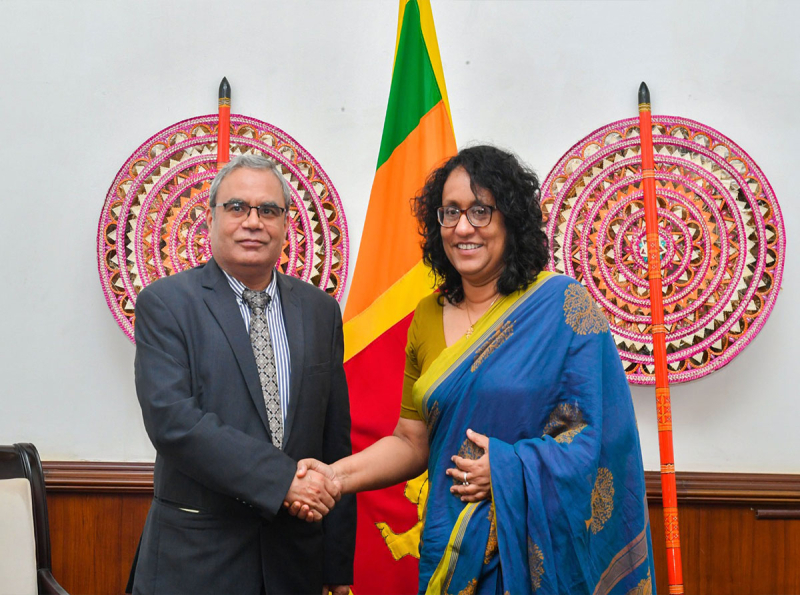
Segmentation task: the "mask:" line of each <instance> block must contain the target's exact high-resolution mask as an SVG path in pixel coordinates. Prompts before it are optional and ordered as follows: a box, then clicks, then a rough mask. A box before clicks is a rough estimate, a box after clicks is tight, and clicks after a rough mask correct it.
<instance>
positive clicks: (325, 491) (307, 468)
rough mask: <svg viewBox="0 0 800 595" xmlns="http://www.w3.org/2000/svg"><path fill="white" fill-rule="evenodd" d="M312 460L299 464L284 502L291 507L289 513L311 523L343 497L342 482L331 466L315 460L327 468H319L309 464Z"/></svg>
mask: <svg viewBox="0 0 800 595" xmlns="http://www.w3.org/2000/svg"><path fill="white" fill-rule="evenodd" d="M310 461H313V459H311V460H309V459H304V460H302V461H300V462H299V463H298V464H297V473H296V474H295V476H294V479H293V480H292V484H291V485H290V486H289V491H288V492H286V497H285V498H284V502H283V505H284V506H286V507H287V508H289V514H291V515H292V516H299V518H301V519H303V520H305V521H307V522H309V523H311V522H314V521H320V520H322V517H323V516H325V515H326V514H328V512H330V510H331V509H332V508H333V507H334V505H335V504H336V502H338V501H339V499H340V498H341V497H342V489H341V488H342V486H341V483H339V482H338V481H336V479H335V475H334V474H333V472H332V471H330V467H328V466H327V465H324V464H322V463H319V462H318V461H314V463H317V464H318V465H320V466H322V467H325V468H327V469H319V470H318V469H315V467H316V465H313V464H309V462H310ZM325 471H328V473H325ZM290 505H291V506H290ZM298 512H300V513H301V514H298Z"/></svg>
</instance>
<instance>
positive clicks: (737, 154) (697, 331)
mask: <svg viewBox="0 0 800 595" xmlns="http://www.w3.org/2000/svg"><path fill="white" fill-rule="evenodd" d="M652 126H653V146H654V159H655V180H656V195H657V203H658V220H659V231H658V233H659V236H658V237H659V247H660V256H661V268H662V270H661V273H662V277H663V287H664V293H663V301H664V323H665V327H666V333H667V334H666V345H667V364H668V369H669V380H670V382H683V381H688V380H693V379H696V378H700V377H702V376H704V375H706V374H708V373H710V372H713V371H714V370H718V369H719V368H721V367H722V366H724V365H725V364H727V363H728V362H730V361H731V360H732V359H733V358H734V357H735V356H736V355H738V354H739V353H740V352H741V351H742V349H744V347H746V346H747V344H748V343H750V342H751V341H752V340H753V338H754V337H755V336H756V334H757V333H758V332H759V331H760V330H761V328H762V327H763V326H764V323H765V322H766V320H767V318H768V316H769V314H770V312H771V311H772V308H773V306H774V304H775V300H776V298H777V295H778V290H779V289H780V285H781V277H782V274H783V261H784V253H785V247H786V237H785V230H784V225H783V219H782V217H781V212H780V208H779V206H778V201H777V200H776V198H775V195H774V193H773V191H772V187H771V186H770V184H769V182H768V181H767V178H766V177H765V176H764V174H763V172H762V171H761V169H760V168H759V167H758V166H757V165H756V164H755V162H754V161H753V160H752V159H751V158H750V157H749V156H748V155H747V153H745V152H744V151H743V150H742V149H741V148H740V147H739V146H738V145H737V144H736V143H734V142H733V141H732V140H730V139H729V138H727V137H725V136H724V135H722V134H721V133H719V132H717V131H716V130H714V129H712V128H709V127H708V126H704V125H703V124H700V123H698V122H694V121H692V120H687V119H685V118H676V117H668V116H653V117H652ZM542 210H543V212H544V214H545V218H546V225H547V235H548V238H549V241H550V249H551V260H550V264H549V267H548V268H549V270H552V271H557V272H560V273H565V274H567V275H569V276H571V277H574V278H575V279H577V280H578V281H580V282H581V283H583V285H584V286H586V288H587V289H588V290H589V293H590V294H591V295H592V296H593V297H594V299H595V300H596V301H597V303H598V304H599V305H600V307H601V308H602V309H603V312H604V314H605V316H606V318H607V319H608V322H609V324H610V326H611V330H612V333H613V335H614V339H615V341H616V344H617V348H618V350H619V353H620V355H621V357H622V360H623V364H624V366H625V371H626V373H627V375H628V380H629V381H630V382H632V383H635V384H653V383H654V373H655V370H654V365H653V352H652V335H651V331H652V329H651V314H650V302H649V292H650V289H649V284H648V275H647V249H646V238H645V219H644V205H643V189H642V175H641V147H640V142H639V121H638V119H636V118H631V119H627V120H621V121H618V122H614V123H612V124H609V125H608V126H604V127H602V128H600V129H598V130H595V131H594V132H592V133H591V134H590V135H588V136H587V137H586V138H584V139H583V140H581V141H580V142H578V143H577V144H576V145H575V146H573V147H572V148H571V149H570V150H569V151H568V152H567V153H566V154H565V155H564V156H563V157H562V158H561V160H560V161H559V162H558V164H557V165H556V166H555V167H554V168H553V169H552V171H551V172H550V174H549V175H548V176H547V178H546V179H545V181H544V183H543V185H542Z"/></svg>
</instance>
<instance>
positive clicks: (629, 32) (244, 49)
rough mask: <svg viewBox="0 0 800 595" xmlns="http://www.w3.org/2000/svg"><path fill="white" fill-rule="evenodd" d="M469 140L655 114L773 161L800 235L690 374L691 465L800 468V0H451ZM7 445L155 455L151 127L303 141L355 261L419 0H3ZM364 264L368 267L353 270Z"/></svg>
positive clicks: (650, 445) (459, 114)
mask: <svg viewBox="0 0 800 595" xmlns="http://www.w3.org/2000/svg"><path fill="white" fill-rule="evenodd" d="M433 11H434V18H435V21H436V27H437V32H438V35H439V44H440V48H441V53H442V61H443V64H444V71H445V78H446V80H447V86H448V91H449V95H450V100H451V106H452V110H453V122H454V125H455V130H456V138H457V140H458V142H459V144H465V143H468V142H472V141H478V140H480V141H492V142H495V143H498V144H500V145H503V146H506V147H509V148H512V149H514V150H515V151H516V152H517V153H519V154H520V155H521V156H522V157H523V158H524V159H526V160H527V161H528V162H529V163H531V164H532V165H533V166H534V167H535V168H536V169H537V170H538V172H539V173H540V175H541V176H542V177H544V176H546V174H547V173H548V171H549V169H550V168H551V167H552V166H553V165H554V164H555V163H556V161H557V160H558V159H559V158H560V157H561V155H562V154H563V153H564V152H565V151H566V150H567V149H569V147H571V146H572V144H573V143H574V142H576V141H577V140H579V139H581V138H582V137H583V136H585V135H586V134H588V133H589V132H591V131H592V130H594V129H595V128H597V127H599V126H601V125H604V124H607V123H609V122H611V121H614V120H618V119H622V118H627V117H632V116H635V115H636V113H637V111H636V103H637V97H636V92H637V89H638V86H639V83H640V81H642V80H646V81H647V83H648V85H649V87H650V90H651V93H652V99H653V108H654V113H657V114H659V113H661V114H665V113H667V114H671V115H681V116H685V117H688V118H691V119H694V120H697V121H700V122H702V123H704V124H707V125H709V126H711V127H713V128H716V129H718V130H720V131H721V132H723V133H724V134H726V135H727V136H729V137H730V138H732V139H733V140H734V141H736V142H737V143H738V144H739V145H741V146H742V147H743V148H744V149H745V150H746V151H747V152H748V153H749V154H750V155H751V156H752V157H753V158H754V159H755V160H756V162H757V163H758V164H759V165H760V166H761V168H762V169H763V171H764V172H765V174H766V175H767V177H768V178H769V180H770V182H771V183H772V185H773V188H774V190H775V193H776V195H777V197H778V200H779V201H780V204H781V208H782V210H783V215H784V220H785V223H786V230H787V236H788V238H789V240H788V254H787V258H786V268H785V272H784V282H783V289H782V294H781V295H780V298H779V299H778V302H777V305H776V307H775V309H774V311H773V313H772V316H771V318H770V320H769V322H768V323H767V325H766V327H765V328H764V329H763V331H762V332H761V334H760V335H759V336H758V338H757V339H756V340H755V341H754V343H753V344H751V345H750V346H749V347H748V348H747V349H746V350H745V351H744V352H743V353H742V354H741V355H740V356H739V357H738V358H736V359H735V360H734V361H733V362H732V363H730V364H729V365H728V366H727V367H725V368H724V369H723V370H721V371H719V372H717V373H715V374H713V375H711V376H710V377H706V378H705V379H703V380H700V381H696V382H693V383H689V384H682V385H677V386H674V387H673V393H672V394H673V417H674V424H675V448H676V462H677V466H678V468H679V469H683V470H696V471H701V470H702V471H743V472H744V471H748V472H758V471H763V472H786V473H800V463H798V462H797V460H796V456H795V455H796V453H797V452H798V451H800V436H799V435H798V433H797V432H795V431H794V425H795V423H796V418H797V405H796V395H797V393H798V390H797V388H794V389H792V386H795V385H796V384H797V382H798V381H797V380H796V379H795V378H794V377H793V366H794V365H796V360H797V357H796V356H797V355H798V349H797V348H796V347H795V346H794V339H795V337H796V336H797V335H798V334H800V323H798V317H797V316H796V314H793V313H792V304H793V303H794V302H796V301H797V298H798V290H800V287H798V275H797V256H798V253H797V249H796V245H797V243H796V240H795V238H796V237H798V235H797V234H798V231H799V230H798V213H799V212H800V206H798V205H797V202H796V200H795V194H796V187H795V186H794V185H793V182H794V169H795V160H796V158H797V155H798V153H797V148H796V147H797V145H796V135H797V132H798V131H799V130H800V126H799V124H800V118H798V115H797V109H798V105H800V62H799V61H798V56H800V42H798V35H797V31H796V26H795V25H796V23H797V22H798V17H800V3H795V2H792V1H786V2H775V1H769V0H767V1H765V0H759V1H758V2H756V1H755V0H753V1H746V0H729V1H718V2H699V1H691V0H684V1H675V2H656V1H653V2H630V1H627V2H599V1H585V2H580V1H572V2H558V1H555V2H545V1H540V2H489V1H486V2H469V1H463V2H452V1H443V0H434V6H433ZM0 22H2V24H3V33H2V35H1V36H0V89H2V91H1V92H0V163H2V171H3V174H4V175H3V178H2V182H3V184H2V193H1V194H0V196H1V198H0V207H2V211H0V254H2V260H1V261H0V270H1V271H2V275H3V278H4V280H5V281H4V284H3V287H2V291H0V340H1V341H2V342H1V343H0V371H1V372H2V376H1V378H2V380H0V399H2V403H1V405H2V406H1V407H0V443H11V442H15V441H31V442H34V443H36V444H37V445H38V447H39V449H40V451H41V453H42V456H43V458H45V459H68V460H69V459H89V460H130V461H136V460H152V458H153V450H152V447H151V446H150V444H149V442H148V440H147V436H146V435H145V432H144V430H143V427H142V423H141V417H140V413H139V408H138V404H137V402H136V396H135V391H134V387H133V356H134V347H133V345H132V344H131V343H130V342H129V341H128V339H127V338H126V337H125V335H124V334H123V333H122V332H121V331H120V330H119V329H118V328H117V326H116V323H115V322H114V320H113V318H112V316H111V314H110V312H109V310H108V308H107V306H106V304H105V300H104V298H103V295H102V293H101V290H100V283H99V279H98V275H97V267H96V256H95V233H96V226H97V221H98V218H99V215H100V209H101V207H102V205H103V202H104V199H105V194H106V192H107V190H108V187H109V185H110V184H111V182H112V180H113V178H114V175H115V174H116V172H117V170H118V169H119V167H120V166H121V165H122V163H123V162H124V161H125V159H126V158H127V157H128V156H129V155H130V154H131V153H132V152H133V150H134V149H136V147H138V146H139V144H141V143H142V142H143V141H144V140H146V139H147V138H148V137H149V136H150V135H151V134H154V133H155V132H157V131H159V130H161V129H162V128H165V127H167V126H168V125H170V124H173V123H175V122H177V121H178V120H181V119H184V118H188V117H191V116H195V115H200V114H206V113H211V112H213V111H214V110H215V105H216V92H217V86H218V84H219V80H220V78H221V77H222V76H223V75H225V76H227V77H228V79H229V80H230V81H231V84H232V86H233V92H234V99H233V104H234V105H233V111H234V112H235V113H242V114H247V115H251V116H253V117H255V118H258V119H262V120H266V121H268V122H270V123H273V124H275V125H277V126H279V127H280V128H282V129H284V130H286V131H287V132H289V134H291V135H292V136H294V137H295V138H296V139H297V140H298V141H299V142H300V143H301V144H303V145H304V146H305V147H306V148H307V149H308V150H309V151H310V152H311V153H312V154H313V155H314V156H315V157H316V158H317V159H318V160H319V161H320V163H321V164H322V166H323V167H324V168H325V170H326V171H327V173H328V174H329V175H330V176H331V178H332V179H333V181H334V184H335V185H336V187H337V189H338V190H339V193H340V195H341V197H342V200H343V201H344V205H345V209H346V214H347V218H348V222H349V226H350V234H351V240H352V252H351V256H352V258H353V259H355V256H356V254H357V247H358V243H359V239H360V236H361V228H362V226H363V222H364V216H365V212H366V206H367V199H368V197H369V191H370V186H371V183H372V176H373V173H374V169H375V163H376V159H377V153H378V147H379V143H380V135H381V130H382V126H383V117H384V111H385V108H386V101H387V97H388V92H389V83H390V78H391V65H392V55H393V51H394V43H395V34H396V27H397V3H396V2H395V1H390V0H387V1H380V2H379V1H370V2H367V1H360V2H359V1H349V2H344V1H327V0H316V1H314V0H294V1H292V2H267V1H264V0H259V1H256V0H253V1H250V2H235V3H233V2H231V3H227V2H225V3H220V2H209V1H206V0H194V1H192V2H188V1H186V2H175V1H173V2H170V3H165V2H160V1H156V0H138V1H137V2H117V1H105V2H100V1H96V2H95V1H82V2H79V1H71V2H63V1H56V0H52V1H44V2H32V1H27V0H0ZM351 272H352V271H351ZM633 394H634V400H635V403H636V408H637V413H638V417H639V427H640V430H641V433H642V438H643V446H644V456H645V466H646V468H648V469H658V465H659V459H658V452H657V433H656V423H655V406H654V398H653V392H652V389H647V388H640V387H634V389H633Z"/></svg>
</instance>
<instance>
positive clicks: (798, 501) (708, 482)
mask: <svg viewBox="0 0 800 595" xmlns="http://www.w3.org/2000/svg"><path fill="white" fill-rule="evenodd" d="M42 467H43V468H44V477H45V483H46V485H47V490H48V491H50V492H105V493H113V492H118V493H152V492H153V463H125V462H92V461H45V462H43V463H42ZM675 483H676V485H677V488H678V501H679V502H685V503H691V504H737V505H740V506H741V505H748V506H754V507H759V508H761V507H763V506H764V505H766V506H768V507H769V506H773V507H775V508H776V509H781V510H792V509H793V508H794V507H798V508H800V475H790V474H774V473H698V472H688V471H687V472H682V473H681V472H679V473H677V474H676V476H675ZM645 484H646V488H647V498H648V500H649V501H650V502H660V501H661V478H660V474H659V472H658V471H646V472H645ZM763 518H769V514H768V513H767V514H765V516H764V517H763Z"/></svg>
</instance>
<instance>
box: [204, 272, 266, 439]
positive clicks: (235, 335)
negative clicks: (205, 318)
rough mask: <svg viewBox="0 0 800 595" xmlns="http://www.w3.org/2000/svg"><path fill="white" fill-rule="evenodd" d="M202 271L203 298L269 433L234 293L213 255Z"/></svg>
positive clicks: (255, 367) (251, 347)
mask: <svg viewBox="0 0 800 595" xmlns="http://www.w3.org/2000/svg"><path fill="white" fill-rule="evenodd" d="M203 272H204V277H203V287H204V288H205V290H206V291H205V292H204V294H203V300H204V301H205V303H206V305H207V306H208V309H209V310H211V314H212V315H213V316H214V318H215V319H216V320H217V323H218V324H219V325H220V327H222V332H224V333H225V337H226V338H227V339H228V343H229V344H230V346H231V350H232V351H233V355H234V356H235V357H236V361H237V362H238V363H239V369H240V370H241V372H242V375H243V376H244V379H245V382H246V383H247V388H248V389H249V392H250V397H251V398H252V399H253V403H254V404H255V406H256V411H258V415H259V416H260V417H261V421H262V423H263V424H264V427H265V428H266V429H267V432H268V433H269V421H268V420H267V410H266V408H265V406H264V393H263V392H262V390H261V381H260V380H259V378H258V367H257V366H256V359H255V356H254V355H253V346H252V345H251V344H250V337H249V336H248V334H247V329H246V328H245V326H244V321H243V320H242V315H241V313H240V312H239V308H238V306H237V304H236V295H235V294H234V293H233V290H232V289H231V286H230V285H229V284H228V280H227V279H226V278H225V275H224V274H223V272H222V269H220V268H219V265H218V264H217V263H216V262H215V261H214V259H213V258H212V259H211V260H209V261H208V264H206V266H205V267H204V269H203ZM209 348H212V346H209Z"/></svg>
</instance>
